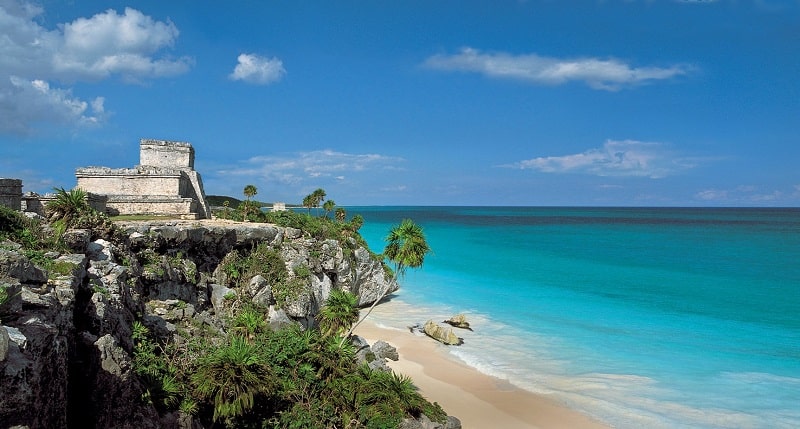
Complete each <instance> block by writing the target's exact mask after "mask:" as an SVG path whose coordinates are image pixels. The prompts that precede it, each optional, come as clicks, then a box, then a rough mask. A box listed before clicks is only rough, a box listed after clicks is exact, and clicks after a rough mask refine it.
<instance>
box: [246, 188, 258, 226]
mask: <svg viewBox="0 0 800 429" xmlns="http://www.w3.org/2000/svg"><path fill="white" fill-rule="evenodd" d="M243 192H244V197H245V198H246V199H247V201H245V206H244V218H245V220H247V214H248V213H249V212H250V207H251V203H250V198H253V197H254V196H256V194H257V193H258V189H257V188H256V187H255V185H247V186H245V187H244V191H243Z"/></svg>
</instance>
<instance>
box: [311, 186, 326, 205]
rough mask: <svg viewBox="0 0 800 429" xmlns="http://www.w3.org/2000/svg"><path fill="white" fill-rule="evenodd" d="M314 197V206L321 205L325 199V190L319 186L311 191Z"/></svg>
mask: <svg viewBox="0 0 800 429" xmlns="http://www.w3.org/2000/svg"><path fill="white" fill-rule="evenodd" d="M311 195H312V198H313V200H314V207H319V205H320V204H321V203H322V201H323V200H324V199H325V196H326V194H325V190H324V189H322V188H317V189H316V190H315V191H314V192H312V193H311Z"/></svg>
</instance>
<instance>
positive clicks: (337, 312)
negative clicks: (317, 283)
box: [317, 289, 358, 337]
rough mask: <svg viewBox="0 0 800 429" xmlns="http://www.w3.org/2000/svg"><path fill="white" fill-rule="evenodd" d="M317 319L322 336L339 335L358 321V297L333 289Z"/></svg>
mask: <svg viewBox="0 0 800 429" xmlns="http://www.w3.org/2000/svg"><path fill="white" fill-rule="evenodd" d="M317 317H319V327H320V332H322V335H324V336H326V337H327V336H331V335H338V334H339V333H341V332H342V331H344V330H347V329H349V328H350V326H351V325H352V324H353V323H355V322H356V321H357V320H358V297H357V296H355V295H353V294H352V293H350V292H347V291H343V290H339V289H332V290H331V294H330V296H329V297H328V300H327V301H325V305H324V306H323V307H322V308H321V309H320V311H319V315H318V316H317Z"/></svg>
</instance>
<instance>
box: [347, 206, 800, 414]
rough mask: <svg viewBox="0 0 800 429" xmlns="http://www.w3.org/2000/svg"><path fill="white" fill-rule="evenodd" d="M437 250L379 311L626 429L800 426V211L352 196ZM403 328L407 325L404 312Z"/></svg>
mask: <svg viewBox="0 0 800 429" xmlns="http://www.w3.org/2000/svg"><path fill="white" fill-rule="evenodd" d="M348 212H349V213H350V214H355V213H359V214H361V215H362V216H364V218H365V224H364V227H363V228H362V230H361V233H362V235H364V237H365V238H366V239H367V241H368V242H369V243H370V246H371V247H372V249H373V250H374V251H377V252H380V251H381V250H382V249H383V246H384V245H385V242H384V241H383V238H384V237H385V235H386V233H387V232H388V230H389V228H390V227H391V226H392V225H394V224H397V223H399V221H400V220H401V219H403V218H406V217H407V218H411V219H413V220H414V221H415V222H417V223H418V224H420V225H421V226H422V227H423V228H424V230H425V233H426V236H427V238H428V241H429V244H430V245H431V247H432V249H433V252H434V253H433V254H432V255H430V256H429V257H428V258H427V259H426V261H425V265H424V267H423V268H422V269H421V270H418V271H410V272H409V274H408V275H407V277H406V279H405V280H404V281H403V282H402V286H403V287H402V289H401V291H400V292H399V293H398V294H397V297H396V298H395V300H394V301H395V303H396V304H397V305H399V306H405V307H402V308H403V309H404V310H403V311H397V312H395V313H393V314H386V312H382V313H381V312H379V313H378V314H377V315H376V321H378V322H381V318H383V320H384V321H385V322H389V321H391V320H392V319H394V322H402V323H407V324H413V323H418V322H424V321H425V320H427V319H429V318H434V319H435V318H437V317H449V316H450V315H452V314H454V313H457V312H465V313H467V314H468V316H469V317H470V319H471V320H473V326H475V327H476V330H475V332H473V333H469V332H466V333H464V334H463V335H462V336H464V338H465V341H466V344H465V345H464V346H462V347H460V348H454V349H452V351H451V352H452V353H453V354H455V355H456V356H458V357H459V358H460V359H462V360H464V361H465V362H467V363H468V364H470V365H473V366H475V367H477V368H478V369H480V370H481V371H484V372H486V373H489V374H492V375H495V376H498V377H501V378H506V379H508V380H509V381H511V382H512V383H514V384H516V385H518V386H520V387H522V388H525V389H528V390H532V391H535V392H540V393H547V394H550V395H552V396H553V397H554V398H556V399H558V400H560V401H562V402H564V403H566V404H568V405H570V406H572V407H574V408H577V409H580V410H582V411H584V412H586V413H588V414H591V415H593V416H595V417H597V418H599V419H601V420H603V421H606V422H608V423H610V424H613V425H615V426H616V427H621V428H627V427H630V428H634V427H665V428H666V427H670V428H672V427H708V428H728V427H731V428H742V427H745V428H747V427H751V428H775V427H778V428H781V427H784V428H790V427H791V428H795V427H800V263H798V261H800V209H732V208H726V209H720V208H713V209H711V208H708V209H704V208H685V209H681V208H521V207H512V208H508V207H506V208H503V207H350V208H348ZM395 324H396V323H395Z"/></svg>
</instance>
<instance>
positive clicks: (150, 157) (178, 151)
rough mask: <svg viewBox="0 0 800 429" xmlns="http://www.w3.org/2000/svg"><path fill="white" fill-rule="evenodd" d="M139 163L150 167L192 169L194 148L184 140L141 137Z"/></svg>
mask: <svg viewBox="0 0 800 429" xmlns="http://www.w3.org/2000/svg"><path fill="white" fill-rule="evenodd" d="M139 164H140V165H149V166H152V167H164V168H180V169H190V170H193V169H194V148H193V147H192V145H191V144H189V143H185V142H173V141H167V140H151V139H142V140H141V142H140V143H139Z"/></svg>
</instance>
